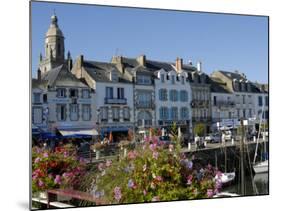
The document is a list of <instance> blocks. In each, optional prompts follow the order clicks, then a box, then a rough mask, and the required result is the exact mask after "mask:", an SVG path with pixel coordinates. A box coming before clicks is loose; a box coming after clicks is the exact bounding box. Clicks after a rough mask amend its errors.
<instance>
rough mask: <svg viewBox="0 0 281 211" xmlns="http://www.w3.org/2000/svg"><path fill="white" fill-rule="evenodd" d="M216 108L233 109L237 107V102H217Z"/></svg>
mask: <svg viewBox="0 0 281 211" xmlns="http://www.w3.org/2000/svg"><path fill="white" fill-rule="evenodd" d="M214 106H217V107H226V108H231V107H234V106H235V102H234V101H217V102H216V104H214Z"/></svg>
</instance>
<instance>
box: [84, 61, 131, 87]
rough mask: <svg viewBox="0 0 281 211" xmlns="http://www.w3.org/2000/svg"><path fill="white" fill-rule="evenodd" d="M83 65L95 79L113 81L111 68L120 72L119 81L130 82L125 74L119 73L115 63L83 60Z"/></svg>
mask: <svg viewBox="0 0 281 211" xmlns="http://www.w3.org/2000/svg"><path fill="white" fill-rule="evenodd" d="M83 67H84V69H85V70H86V71H87V73H88V74H89V75H90V76H91V77H92V78H93V79H94V80H95V81H99V82H112V81H111V80H110V79H109V77H108V73H109V71H111V70H116V71H117V72H118V77H119V82H123V83H129V82H130V81H129V80H128V79H127V78H126V77H125V76H123V75H121V74H120V73H119V71H118V70H117V68H116V66H115V64H113V63H108V62H97V61H89V60H85V61H84V62H83Z"/></svg>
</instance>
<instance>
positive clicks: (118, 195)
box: [114, 187, 122, 202]
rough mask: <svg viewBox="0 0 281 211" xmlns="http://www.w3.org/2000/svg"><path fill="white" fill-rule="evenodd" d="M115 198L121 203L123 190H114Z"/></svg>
mask: <svg viewBox="0 0 281 211" xmlns="http://www.w3.org/2000/svg"><path fill="white" fill-rule="evenodd" d="M114 198H115V199H116V201H117V202H119V201H120V200H121V198H122V193H121V188H120V187H115V188H114Z"/></svg>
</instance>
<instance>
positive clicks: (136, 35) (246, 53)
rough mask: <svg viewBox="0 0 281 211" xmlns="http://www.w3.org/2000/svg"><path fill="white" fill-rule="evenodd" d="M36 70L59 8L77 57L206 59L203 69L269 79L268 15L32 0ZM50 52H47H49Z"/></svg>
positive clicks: (68, 42)
mask: <svg viewBox="0 0 281 211" xmlns="http://www.w3.org/2000/svg"><path fill="white" fill-rule="evenodd" d="M31 9H32V11H31V18H32V19H31V21H32V34H31V36H32V72H33V74H32V75H33V76H36V70H37V68H38V63H39V54H40V52H42V54H43V53H44V36H45V33H46V32H47V29H48V27H49V25H50V20H51V19H50V17H51V15H52V14H53V11H54V10H55V11H56V15H57V16H58V24H59V27H60V29H61V30H62V31H63V33H64V36H65V53H67V51H68V50H70V52H71V55H72V58H73V59H76V58H77V56H78V55H80V54H83V55H84V58H85V59H90V60H96V61H110V59H111V57H112V56H113V55H116V54H118V55H123V56H127V57H137V56H139V55H141V54H145V55H146V56H147V58H148V59H152V60H159V61H169V62H174V61H175V59H176V57H181V58H183V60H184V62H185V63H187V61H188V60H192V61H193V63H196V62H197V61H199V60H200V61H202V63H203V71H205V72H206V73H208V74H209V73H211V72H213V71H214V70H218V69H220V70H226V71H234V70H239V71H241V72H243V73H245V74H246V75H247V78H248V79H249V80H252V81H256V80H257V81H259V82H261V83H267V81H268V42H267V40H268V22H267V18H266V17H258V16H239V15H225V14H210V13H198V12H178V11H167V10H150V9H149V10H148V9H132V8H120V7H104V6H92V5H77V4H58V3H45V2H32V6H31ZM43 55H44V54H43Z"/></svg>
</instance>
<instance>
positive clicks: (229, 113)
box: [228, 111, 232, 119]
mask: <svg viewBox="0 0 281 211" xmlns="http://www.w3.org/2000/svg"><path fill="white" fill-rule="evenodd" d="M231 116H232V115H231V112H230V111H229V112H228V118H229V119H231V118H232V117H231Z"/></svg>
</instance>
